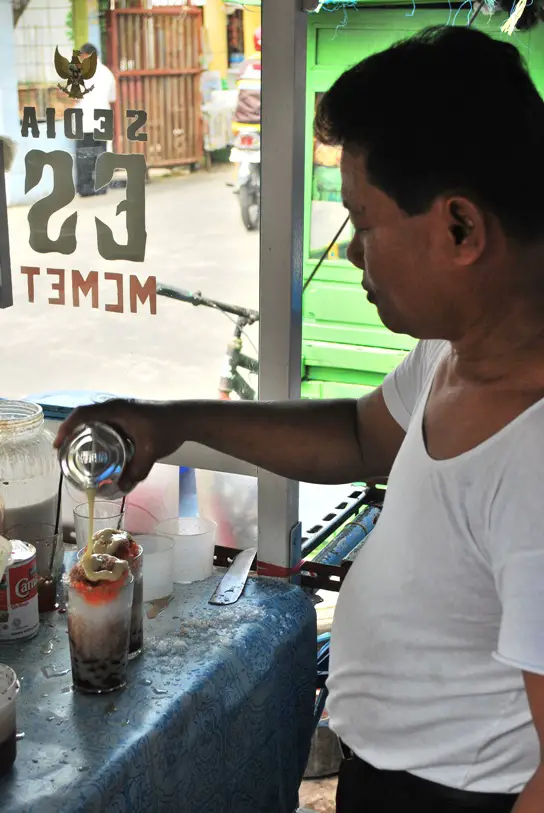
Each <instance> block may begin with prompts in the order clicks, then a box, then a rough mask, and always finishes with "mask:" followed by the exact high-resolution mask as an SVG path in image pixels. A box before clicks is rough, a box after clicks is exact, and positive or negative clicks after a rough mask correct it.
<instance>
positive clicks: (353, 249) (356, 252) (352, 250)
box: [346, 236, 365, 269]
mask: <svg viewBox="0 0 544 813" xmlns="http://www.w3.org/2000/svg"><path fill="white" fill-rule="evenodd" d="M346 256H347V258H348V260H349V261H350V263H351V264H352V265H354V266H355V267H356V268H361V269H363V268H364V263H365V254H364V251H363V249H362V248H361V244H360V243H359V241H358V240H357V239H356V237H355V236H354V237H353V238H352V240H351V242H350V244H349V246H348V250H347V252H346Z"/></svg>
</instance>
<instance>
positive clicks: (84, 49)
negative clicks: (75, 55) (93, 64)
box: [79, 42, 98, 56]
mask: <svg viewBox="0 0 544 813" xmlns="http://www.w3.org/2000/svg"><path fill="white" fill-rule="evenodd" d="M79 53H80V54H87V56H91V54H97V53H98V51H97V48H96V47H95V46H94V45H93V44H92V43H90V42H86V43H85V45H82V46H81V48H80V49H79Z"/></svg>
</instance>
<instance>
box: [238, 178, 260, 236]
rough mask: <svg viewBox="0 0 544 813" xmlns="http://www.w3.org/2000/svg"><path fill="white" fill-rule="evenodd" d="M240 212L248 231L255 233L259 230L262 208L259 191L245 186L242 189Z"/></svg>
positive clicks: (240, 193)
mask: <svg viewBox="0 0 544 813" xmlns="http://www.w3.org/2000/svg"><path fill="white" fill-rule="evenodd" d="M239 196H240V211H241V213H242V220H243V222H244V226H245V227H246V229H247V230H248V231H255V230H256V229H258V228H259V221H260V219H261V206H260V201H259V195H258V192H257V190H256V189H255V188H254V187H252V186H249V185H247V184H244V185H243V186H241V187H240V192H239Z"/></svg>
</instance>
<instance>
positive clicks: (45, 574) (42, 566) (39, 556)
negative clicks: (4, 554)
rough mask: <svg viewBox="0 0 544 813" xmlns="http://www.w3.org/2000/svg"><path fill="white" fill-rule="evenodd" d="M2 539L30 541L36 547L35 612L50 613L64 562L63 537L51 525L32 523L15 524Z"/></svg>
mask: <svg viewBox="0 0 544 813" xmlns="http://www.w3.org/2000/svg"><path fill="white" fill-rule="evenodd" d="M4 536H6V537H7V538H8V539H19V540H20V541H21V542H30V544H31V545H34V547H35V548H36V572H37V575H38V610H39V611H40V613H51V612H53V610H56V609H57V608H58V602H57V593H58V588H59V584H60V579H61V574H62V565H63V561H64V546H63V544H62V536H61V534H60V533H55V528H54V527H53V525H42V524H40V523H34V524H29V525H15V526H14V527H13V528H9V529H8V530H7V531H6V532H5V534H4Z"/></svg>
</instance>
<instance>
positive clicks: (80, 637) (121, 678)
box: [64, 571, 134, 694]
mask: <svg viewBox="0 0 544 813" xmlns="http://www.w3.org/2000/svg"><path fill="white" fill-rule="evenodd" d="M64 584H65V588H66V598H67V604H68V616H67V618H68V641H69V643H70V659H71V662H72V682H73V686H74V689H76V690H77V691H79V692H84V693H86V694H105V693H106V692H114V691H116V689H122V688H123V687H124V686H126V682H127V663H128V648H129V641H130V626H131V619H132V597H133V593H134V577H133V575H132V573H130V571H128V573H127V574H126V575H125V580H124V583H122V584H121V585H120V586H119V588H118V589H116V590H112V591H111V593H110V595H109V597H107V598H106V599H105V600H104V601H102V602H98V601H97V600H96V594H93V593H92V588H90V590H91V592H89V593H86V591H85V590H82V589H80V588H79V587H77V586H75V585H73V584H72V583H71V582H70V576H69V575H68V576H67V577H66V578H65V580H64ZM108 586H113V585H112V584H111V583H108ZM89 597H91V601H89V600H88V598H89Z"/></svg>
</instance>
